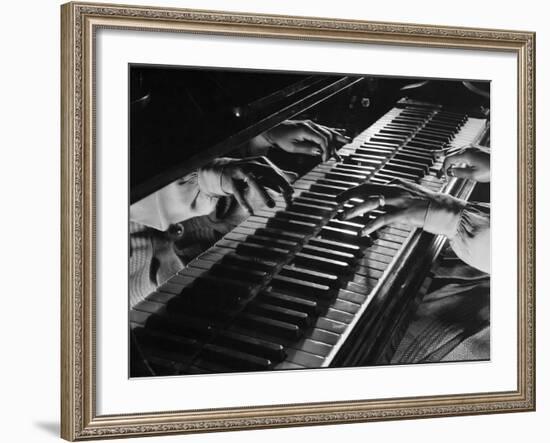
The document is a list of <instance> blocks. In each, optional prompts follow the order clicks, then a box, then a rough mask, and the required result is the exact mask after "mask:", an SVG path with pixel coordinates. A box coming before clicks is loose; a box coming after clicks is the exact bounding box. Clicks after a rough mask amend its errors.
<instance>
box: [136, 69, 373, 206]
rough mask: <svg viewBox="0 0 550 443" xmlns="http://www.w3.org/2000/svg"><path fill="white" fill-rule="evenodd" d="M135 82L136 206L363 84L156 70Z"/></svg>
mask: <svg viewBox="0 0 550 443" xmlns="http://www.w3.org/2000/svg"><path fill="white" fill-rule="evenodd" d="M129 75H130V200H131V203H135V202H136V201H138V200H140V199H142V198H144V197H146V196H147V195H149V194H151V193H152V192H155V191H157V190H158V189H160V188H162V187H164V186H166V185H167V184H169V183H171V182H172V181H174V180H176V179H177V178H179V177H182V176H183V175H185V174H187V173H189V172H191V171H193V170H195V169H196V168H197V167H200V166H201V165H204V164H206V163H207V162H209V161H210V160H212V159H213V158H215V157H219V156H223V155H226V154H227V153H229V152H230V151H232V150H234V149H235V148H237V147H238V146H240V145H241V144H243V143H245V142H247V141H248V140H250V139H251V138H253V137H255V136H256V135H258V134H260V133H262V132H264V131H266V130H267V129H269V128H271V127H273V126H275V125H277V124H278V123H280V122H282V121H284V120H287V119H289V118H292V117H293V116H295V115H297V114H299V113H300V112H302V111H304V110H306V109H308V108H310V107H311V106H314V105H315V104H317V103H319V102H321V101H323V100H325V99H327V98H328V97H330V96H332V95H334V94H335V93H337V92H339V91H341V90H343V89H346V88H347V87H349V86H351V85H353V84H355V83H357V82H360V81H362V80H363V77H360V76H353V77H350V76H344V75H324V74H323V75H309V74H297V73H274V72H269V73H267V72H265V71H264V72H260V71H250V70H247V71H243V70H239V71H235V70H230V69H212V68H208V70H206V69H202V68H187V67H185V68H182V67H167V66H150V65H131V66H130V72H129Z"/></svg>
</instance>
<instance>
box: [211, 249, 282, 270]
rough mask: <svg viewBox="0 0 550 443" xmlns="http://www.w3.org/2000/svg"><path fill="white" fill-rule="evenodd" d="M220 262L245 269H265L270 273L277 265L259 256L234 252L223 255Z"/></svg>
mask: <svg viewBox="0 0 550 443" xmlns="http://www.w3.org/2000/svg"><path fill="white" fill-rule="evenodd" d="M222 263H227V264H228V265H233V266H239V267H242V268H245V269H252V270H257V271H265V272H268V273H272V272H274V271H275V268H276V267H277V266H278V264H277V262H274V261H268V260H262V259H261V258H254V257H245V256H242V255H238V254H235V253H231V254H227V255H226V256H224V257H223V259H222Z"/></svg>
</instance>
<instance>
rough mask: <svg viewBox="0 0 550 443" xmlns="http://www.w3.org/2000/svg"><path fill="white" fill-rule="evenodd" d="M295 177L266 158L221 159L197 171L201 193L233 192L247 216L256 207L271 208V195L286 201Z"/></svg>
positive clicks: (217, 194) (291, 190)
mask: <svg viewBox="0 0 550 443" xmlns="http://www.w3.org/2000/svg"><path fill="white" fill-rule="evenodd" d="M295 179H296V174H294V173H293V172H287V171H283V170H281V169H279V168H278V167H277V166H275V164H273V163H272V162H271V161H270V160H269V159H267V158H266V157H249V158H243V159H233V158H220V159H216V160H214V161H213V162H211V163H210V164H208V165H207V166H205V167H203V168H201V169H200V170H199V174H198V183H199V189H200V190H201V192H204V193H205V194H207V195H210V196H214V197H222V196H228V195H232V196H233V197H235V200H236V201H237V202H238V204H239V205H240V207H241V208H242V209H243V210H244V211H245V212H246V213H247V214H250V215H251V214H253V213H254V210H255V209H259V208H261V207H265V206H268V207H270V208H272V207H274V206H275V201H274V200H273V197H272V195H274V194H281V195H283V197H284V198H285V200H286V201H287V203H289V202H290V201H291V197H292V194H293V192H294V190H293V189H292V186H291V185H290V182H292V181H293V180H295Z"/></svg>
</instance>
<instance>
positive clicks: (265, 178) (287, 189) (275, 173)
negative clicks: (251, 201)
mask: <svg viewBox="0 0 550 443" xmlns="http://www.w3.org/2000/svg"><path fill="white" fill-rule="evenodd" d="M252 167H253V168H254V175H255V176H256V177H257V178H258V182H259V183H260V184H261V185H262V186H267V187H268V188H270V189H272V190H274V191H275V192H282V193H283V194H285V193H286V194H291V195H292V194H293V193H294V189H293V188H292V186H291V185H290V183H289V182H288V180H287V179H286V177H285V176H284V175H283V173H282V172H279V168H277V167H276V166H274V165H273V167H271V166H267V165H261V164H257V165H253V166H252ZM275 168H276V169H275Z"/></svg>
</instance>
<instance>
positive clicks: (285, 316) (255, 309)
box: [246, 302, 311, 328]
mask: <svg viewBox="0 0 550 443" xmlns="http://www.w3.org/2000/svg"><path fill="white" fill-rule="evenodd" d="M246 310H247V311H248V312H252V313H255V314H259V315H263V316H265V317H269V318H273V319H275V320H281V321H284V322H288V323H291V324H295V325H298V326H299V327H301V328H307V327H308V326H309V325H310V324H311V319H310V318H309V315H308V314H306V313H305V312H300V311H295V310H293V309H290V308H284V307H281V306H276V305H272V304H269V303H261V302H258V303H256V302H254V303H249V304H248V306H247V309H246Z"/></svg>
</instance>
